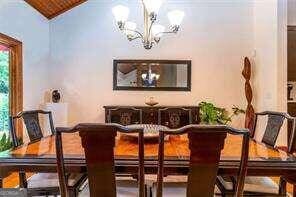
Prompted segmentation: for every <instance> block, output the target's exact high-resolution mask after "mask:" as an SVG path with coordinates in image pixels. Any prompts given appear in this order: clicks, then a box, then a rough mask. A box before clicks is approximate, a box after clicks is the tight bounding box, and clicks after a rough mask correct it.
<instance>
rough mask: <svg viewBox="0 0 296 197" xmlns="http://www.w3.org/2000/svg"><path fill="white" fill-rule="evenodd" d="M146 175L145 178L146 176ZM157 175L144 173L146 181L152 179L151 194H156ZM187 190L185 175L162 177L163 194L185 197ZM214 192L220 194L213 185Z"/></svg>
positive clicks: (171, 196) (169, 196)
mask: <svg viewBox="0 0 296 197" xmlns="http://www.w3.org/2000/svg"><path fill="white" fill-rule="evenodd" d="M146 177H147V178H146ZM156 179H157V176H156V175H146V176H145V180H146V181H147V182H150V181H154V182H153V185H152V193H153V194H154V195H153V196H156V190H157V181H156ZM186 190H187V176H165V177H164V178H163V191H162V192H163V196H166V197H167V196H168V197H183V196H184V197H185V196H186ZM214 192H215V194H220V191H219V189H218V188H217V187H215V191H214Z"/></svg>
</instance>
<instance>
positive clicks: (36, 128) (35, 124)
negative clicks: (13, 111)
mask: <svg viewBox="0 0 296 197" xmlns="http://www.w3.org/2000/svg"><path fill="white" fill-rule="evenodd" d="M40 114H46V115H48V120H49V125H50V132H51V134H54V133H55V130H54V124H53V119H52V113H51V112H50V111H43V110H31V111H22V112H19V113H18V114H17V115H16V116H11V117H10V118H9V120H10V131H11V136H12V142H13V145H14V146H19V145H20V142H19V138H20V137H18V132H17V130H16V123H17V121H18V120H20V119H23V122H24V124H25V126H26V130H27V134H28V137H29V140H30V142H34V141H37V140H40V139H41V138H42V137H43V133H42V129H41V125H40V120H39V115H40Z"/></svg>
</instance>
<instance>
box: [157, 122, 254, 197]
mask: <svg viewBox="0 0 296 197" xmlns="http://www.w3.org/2000/svg"><path fill="white" fill-rule="evenodd" d="M183 134H187V135H188V139H189V150H190V158H189V172H188V177H187V183H186V184H185V185H182V184H178V183H176V184H175V186H174V187H171V186H170V185H166V182H165V181H164V174H166V162H165V155H164V138H165V136H166V135H183ZM227 134H233V135H241V136H242V138H243V141H242V149H241V150H242V151H241V156H240V163H239V168H238V173H237V184H236V189H235V196H242V194H243V185H244V179H245V175H246V169H247V161H248V153H249V131H248V130H237V129H234V128H232V127H229V126H225V125H217V126H214V125H213V126H210V125H187V126H184V127H182V128H179V129H169V130H165V131H160V137H159V149H158V150H159V153H158V174H157V186H156V188H155V187H154V188H153V190H154V192H153V193H156V196H157V197H162V196H178V197H182V196H187V197H213V196H214V189H215V182H216V179H217V173H218V167H219V161H220V155H221V151H222V149H223V147H224V142H225V138H226V136H227ZM176 187H178V188H177V189H176Z"/></svg>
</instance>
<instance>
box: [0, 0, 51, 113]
mask: <svg viewBox="0 0 296 197" xmlns="http://www.w3.org/2000/svg"><path fill="white" fill-rule="evenodd" d="M0 32H1V33H4V34H6V35H8V36H11V37H13V38H16V39H17V40H19V41H22V42H23V80H24V81H23V83H24V90H23V91H24V109H34V108H39V105H40V104H41V103H42V102H43V96H44V91H45V90H46V89H48V87H49V74H48V73H49V66H50V65H49V64H48V62H49V22H48V20H47V19H46V18H45V17H43V16H42V15H41V14H39V13H38V12H37V11H36V10H35V9H33V8H32V7H31V6H29V5H28V4H27V3H26V2H25V1H22V0H1V1H0Z"/></svg>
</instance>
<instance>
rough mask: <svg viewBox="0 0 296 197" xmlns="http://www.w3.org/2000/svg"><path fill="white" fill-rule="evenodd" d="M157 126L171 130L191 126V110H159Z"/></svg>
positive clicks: (178, 108)
mask: <svg viewBox="0 0 296 197" xmlns="http://www.w3.org/2000/svg"><path fill="white" fill-rule="evenodd" d="M158 124H160V125H164V126H167V127H169V128H172V129H176V128H180V127H182V126H185V125H189V124H192V117H191V109H186V108H181V107H176V108H164V109H159V110H158Z"/></svg>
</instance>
